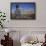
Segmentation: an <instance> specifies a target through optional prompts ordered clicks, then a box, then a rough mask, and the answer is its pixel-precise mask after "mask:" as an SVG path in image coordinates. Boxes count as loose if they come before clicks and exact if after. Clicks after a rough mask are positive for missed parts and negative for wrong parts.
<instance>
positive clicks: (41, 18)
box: [0, 0, 46, 37]
mask: <svg viewBox="0 0 46 46" xmlns="http://www.w3.org/2000/svg"><path fill="white" fill-rule="evenodd" d="M11 2H36V20H11V19H10V3H11ZM45 4H46V0H0V10H2V11H3V12H5V13H6V16H7V19H8V20H9V23H8V22H5V26H6V27H8V29H11V31H13V30H14V31H21V32H20V37H21V35H24V34H25V33H26V34H27V33H28V32H29V33H30V32H31V31H38V32H39V31H46V6H45ZM44 33H46V32H44ZM16 36H17V34H16Z"/></svg>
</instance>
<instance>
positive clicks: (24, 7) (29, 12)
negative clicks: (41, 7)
mask: <svg viewBox="0 0 46 46" xmlns="http://www.w3.org/2000/svg"><path fill="white" fill-rule="evenodd" d="M10 16H11V19H27V20H28V19H32V20H33V19H35V18H36V3H35V2H32V3H31V2H19V3H17V2H16V3H15V2H12V3H11V7H10Z"/></svg>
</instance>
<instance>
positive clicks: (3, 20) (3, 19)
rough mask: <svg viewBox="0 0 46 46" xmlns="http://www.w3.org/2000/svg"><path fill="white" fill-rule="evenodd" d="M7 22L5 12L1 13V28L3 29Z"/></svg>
mask: <svg viewBox="0 0 46 46" xmlns="http://www.w3.org/2000/svg"><path fill="white" fill-rule="evenodd" d="M5 20H6V15H5V13H4V12H0V27H1V28H3V25H4V24H3V23H4V22H5Z"/></svg>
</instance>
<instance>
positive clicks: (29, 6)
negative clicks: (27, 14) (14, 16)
mask: <svg viewBox="0 0 46 46" xmlns="http://www.w3.org/2000/svg"><path fill="white" fill-rule="evenodd" d="M18 5H19V9H21V10H31V11H33V12H34V9H35V4H34V3H18ZM11 8H12V12H13V13H14V11H15V10H16V3H12V4H11Z"/></svg>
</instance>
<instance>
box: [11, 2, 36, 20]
mask: <svg viewBox="0 0 46 46" xmlns="http://www.w3.org/2000/svg"><path fill="white" fill-rule="evenodd" d="M13 3H15V4H20V3H21V4H22V3H25V4H26V3H30V4H32V3H33V4H34V6H35V7H34V12H35V15H34V17H33V18H19V19H18V18H15V19H14V18H12V13H11V12H12V4H13ZM10 18H11V19H12V20H35V19H36V3H35V2H11V3H10Z"/></svg>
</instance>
